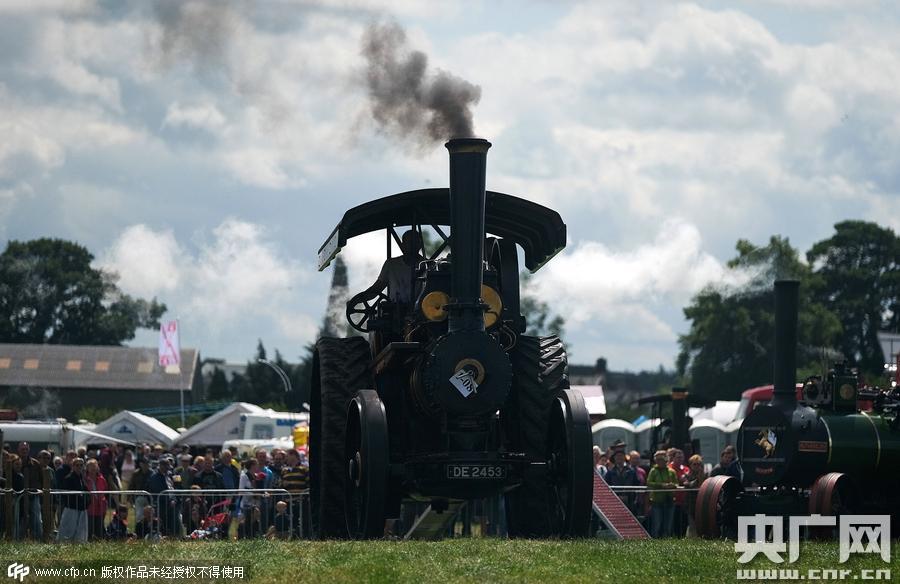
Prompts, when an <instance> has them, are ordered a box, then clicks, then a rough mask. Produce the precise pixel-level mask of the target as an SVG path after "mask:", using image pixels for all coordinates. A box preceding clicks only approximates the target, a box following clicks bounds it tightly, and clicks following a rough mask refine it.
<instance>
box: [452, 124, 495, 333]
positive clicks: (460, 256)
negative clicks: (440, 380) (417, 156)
mask: <svg viewBox="0 0 900 584" xmlns="http://www.w3.org/2000/svg"><path fill="white" fill-rule="evenodd" d="M446 146H447V150H449V151H450V251H451V252H452V253H453V261H452V262H451V263H450V306H449V311H450V322H449V327H450V331H451V332H452V331H456V330H466V331H483V330H484V308H483V306H482V304H481V282H482V277H483V275H484V274H483V271H482V270H483V269H484V268H482V262H483V258H484V200H485V194H484V185H485V174H486V172H487V151H488V148H490V147H491V143H490V142H488V141H487V140H482V139H481V138H456V139H453V140H450V141H449V142H447V144H446Z"/></svg>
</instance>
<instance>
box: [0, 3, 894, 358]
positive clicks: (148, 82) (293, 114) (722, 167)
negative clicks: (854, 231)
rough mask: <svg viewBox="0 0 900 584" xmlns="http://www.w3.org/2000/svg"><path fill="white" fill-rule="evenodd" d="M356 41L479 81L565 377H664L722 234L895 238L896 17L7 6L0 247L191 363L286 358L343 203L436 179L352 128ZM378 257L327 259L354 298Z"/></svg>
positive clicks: (365, 240)
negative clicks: (875, 230) (84, 275)
mask: <svg viewBox="0 0 900 584" xmlns="http://www.w3.org/2000/svg"><path fill="white" fill-rule="evenodd" d="M373 23H374V24H378V25H385V23H387V24H391V25H396V26H398V27H401V28H402V29H403V30H405V34H406V42H407V46H408V47H409V49H410V50H413V49H414V50H419V51H422V52H424V53H425V54H426V55H427V56H428V62H427V70H426V72H425V74H426V81H427V80H429V79H434V78H436V77H437V76H439V75H441V74H442V72H443V74H451V75H452V76H453V77H454V78H457V79H460V80H465V81H466V82H468V83H469V84H472V85H474V86H477V87H478V88H480V94H479V98H478V101H477V103H474V104H472V107H471V112H472V116H473V122H474V130H475V133H476V134H477V135H478V136H481V137H485V138H487V139H489V140H490V141H491V142H492V144H493V147H492V148H491V150H490V153H489V155H488V170H487V186H488V188H489V189H491V190H496V191H501V192H506V193H509V194H513V195H516V196H520V197H523V198H526V199H530V200H533V201H536V202H539V203H542V204H545V205H548V206H550V207H552V208H554V209H556V210H557V211H559V213H560V214H561V215H562V217H563V220H564V221H565V222H566V224H567V228H568V238H569V242H568V246H567V248H566V250H565V251H563V252H562V253H561V254H560V255H559V256H557V257H556V258H555V259H554V260H552V261H551V262H550V263H549V264H547V265H546V266H545V267H544V268H543V269H541V270H540V271H538V272H537V273H536V274H535V276H534V279H533V285H534V291H535V293H536V294H538V295H539V296H540V297H541V298H542V299H544V300H546V301H547V302H548V303H549V304H550V305H551V306H553V307H556V308H557V309H558V311H559V312H560V313H561V314H562V315H563V316H564V317H565V318H566V319H567V327H566V330H567V338H566V340H567V342H569V343H570V344H571V346H572V355H571V357H570V360H571V361H574V362H579V363H592V362H594V360H596V359H597V358H598V357H601V356H602V357H606V358H607V360H608V363H609V367H610V368H611V369H614V370H623V369H629V370H640V369H655V368H657V367H659V366H660V365H662V366H665V367H672V366H673V364H674V361H675V357H676V354H677V351H678V335H679V334H683V333H685V332H686V331H687V329H688V326H689V323H688V322H687V321H685V319H684V316H683V312H682V309H683V308H684V306H686V305H687V304H688V303H689V302H690V299H691V298H692V297H693V295H695V294H696V293H697V292H698V291H699V290H701V289H702V288H703V287H704V286H707V285H721V284H723V283H729V282H731V281H732V280H733V279H734V278H735V275H734V274H730V273H729V271H728V269H727V268H726V265H725V264H726V262H727V261H728V260H729V259H730V258H731V257H733V256H734V255H735V252H734V245H735V243H736V241H737V240H738V239H741V238H742V239H748V240H750V241H752V242H754V243H757V244H765V243H766V242H767V241H768V239H769V237H771V236H772V235H776V234H777V235H782V236H785V237H788V238H789V239H790V241H791V243H792V244H793V245H794V246H796V247H798V248H799V249H800V250H801V251H805V250H807V249H808V248H809V247H810V245H811V244H812V243H814V242H816V241H819V240H821V239H825V238H827V237H829V236H830V235H831V234H832V233H833V225H834V224H835V223H837V222H839V221H842V220H845V219H861V220H866V221H874V222H877V223H879V224H880V225H883V226H885V227H890V228H892V229H894V230H895V231H897V230H900V164H898V159H897V157H898V153H900V82H898V79H900V36H898V35H897V34H896V31H897V30H898V29H900V28H898V25H900V5H898V4H897V3H895V2H877V1H866V0H856V1H851V0H821V1H817V0H794V1H788V0H784V1H777V0H753V1H747V2H740V1H737V2H729V3H724V2H703V1H700V2H693V3H679V2H669V1H666V2H653V1H642V2H584V3H578V2H549V1H544V0H540V1H539V0H535V1H532V2H528V1H518V0H517V1H512V0H493V1H487V0H484V1H471V2H464V1H457V2H442V1H439V0H436V1H429V2H419V1H414V0H395V1H389V0H334V1H326V0H293V1H291V0H281V1H278V0H276V1H270V2H265V3H253V2H237V1H234V2H229V1H226V0H217V1H212V0H210V1H200V0H193V1H187V2H180V3H175V2H138V1H133V2H113V1H97V0H3V1H2V2H0V136H2V140H0V241H5V240H8V239H16V240H28V239H33V238H38V237H57V238H63V239H69V240H74V241H77V242H79V243H81V244H83V245H85V246H86V247H87V248H88V249H90V250H91V251H92V253H93V254H94V255H95V256H96V261H95V265H96V266H97V267H101V268H104V269H107V270H112V271H115V272H116V273H118V275H119V285H120V287H121V288H122V289H123V290H125V291H126V292H128V293H130V294H134V295H137V296H141V297H145V298H151V297H157V298H158V299H160V300H162V301H163V302H165V303H166V305H167V306H168V308H169V312H168V313H167V315H166V316H167V317H172V318H178V319H179V320H180V322H181V329H182V345H183V346H191V347H198V348H200V350H201V352H202V354H203V355H204V356H205V357H221V358H225V359H227V360H229V361H235V362H245V361H247V360H248V359H249V358H250V357H251V356H252V355H253V352H254V350H255V347H256V343H257V339H262V340H263V342H264V343H265V345H266V347H267V348H268V349H269V350H272V349H274V348H278V349H279V350H280V351H281V353H282V354H283V355H284V356H285V358H287V359H288V360H294V359H296V358H297V357H298V356H299V355H300V354H301V353H302V352H303V350H304V347H305V346H306V345H307V344H308V343H310V342H311V341H312V340H313V339H314V337H315V334H316V331H317V329H318V326H319V324H320V323H321V320H322V315H323V313H324V310H325V302H326V297H327V290H328V285H329V283H330V274H329V273H328V272H324V273H319V272H317V271H316V252H317V250H318V248H319V246H320V245H321V244H322V243H323V242H324V241H325V239H326V237H327V236H328V234H329V233H330V232H331V230H332V229H333V227H334V226H335V225H336V224H337V222H338V221H339V219H340V217H341V215H342V214H343V212H344V211H345V210H346V209H348V208H350V207H353V206H355V205H358V204H360V203H363V202H366V201H368V200H371V199H374V198H378V197H382V196H386V195H390V194H393V193H397V192H402V191H406V190H411V189H416V188H425V187H433V186H446V185H447V181H448V178H447V165H448V164H447V154H446V150H445V149H444V148H443V146H442V144H441V143H440V142H439V141H432V142H430V143H423V142H422V140H418V139H416V138H414V137H410V136H399V135H398V133H397V132H396V131H395V130H396V128H394V129H392V128H390V127H385V126H384V125H382V124H379V121H378V120H377V119H376V117H375V116H373V113H372V112H373V110H372V104H371V101H370V98H369V95H368V89H367V87H368V86H367V76H366V75H367V61H366V58H365V56H364V55H363V53H362V50H361V47H362V42H363V39H364V36H365V34H366V31H367V30H368V29H369V27H370V26H372V25H373ZM383 249H384V248H383V238H382V236H374V237H361V238H359V239H358V240H355V241H353V242H352V243H351V245H350V246H349V247H348V248H346V249H345V251H344V255H345V258H346V260H347V263H348V266H349V273H350V283H351V290H355V289H358V290H362V289H363V288H365V287H367V286H368V285H369V283H370V282H371V281H372V280H374V277H375V275H376V274H377V272H378V268H379V266H380V262H381V261H382V260H383V259H384V257H383V254H384V251H383ZM134 344H138V345H148V346H154V345H155V344H156V333H155V332H153V331H143V332H141V333H139V335H138V337H137V338H136V339H135V341H134Z"/></svg>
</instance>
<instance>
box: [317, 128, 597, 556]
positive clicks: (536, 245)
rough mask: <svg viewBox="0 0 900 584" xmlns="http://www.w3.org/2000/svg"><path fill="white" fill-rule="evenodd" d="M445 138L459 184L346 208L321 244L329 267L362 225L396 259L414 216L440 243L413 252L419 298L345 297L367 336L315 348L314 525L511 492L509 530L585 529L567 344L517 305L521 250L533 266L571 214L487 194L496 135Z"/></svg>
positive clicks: (581, 437) (583, 445)
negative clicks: (534, 325) (410, 503)
mask: <svg viewBox="0 0 900 584" xmlns="http://www.w3.org/2000/svg"><path fill="white" fill-rule="evenodd" d="M447 148H448V150H449V151H450V188H449V189H425V190H419V191H411V192H406V193H401V194H398V195H393V196H389V197H385V198H382V199H378V200H375V201H372V202H369V203H366V204H363V205H360V206H358V207H355V208H353V209H350V210H349V211H347V212H346V213H345V214H344V217H343V219H342V220H341V222H340V224H338V226H337V227H336V228H335V229H334V231H333V232H332V234H331V235H330V237H329V238H328V240H327V241H326V242H325V244H324V245H323V246H322V248H321V249H320V250H319V269H320V270H322V269H324V268H325V267H326V266H328V264H329V263H330V262H331V260H332V259H333V258H334V257H335V256H336V255H337V253H338V252H339V251H340V249H341V248H342V247H343V246H344V245H345V244H346V242H347V240H348V239H350V238H352V237H355V236H357V235H361V234H363V233H369V232H372V231H376V230H379V229H385V230H386V234H387V250H388V254H387V255H388V256H390V250H391V240H392V238H393V239H395V240H397V242H398V243H400V238H399V237H398V235H397V232H396V231H395V227H398V226H409V227H410V229H411V230H414V231H415V232H416V233H418V234H419V238H410V239H411V240H413V241H416V240H417V241H421V240H422V238H421V233H422V229H423V227H426V228H431V229H432V230H433V231H434V232H435V233H437V234H438V236H439V237H440V238H441V241H440V242H439V243H440V245H439V246H438V248H437V249H436V250H434V251H433V253H431V254H428V253H426V250H425V249H424V246H420V247H419V249H418V250H415V254H414V255H415V256H417V257H416V259H415V261H413V262H410V265H409V267H408V268H406V269H409V270H410V272H411V273H410V277H409V278H408V279H407V281H408V282H409V287H410V290H409V291H408V292H409V294H408V295H407V297H408V298H409V299H410V300H409V302H404V301H402V300H400V299H399V298H401V297H402V296H403V295H396V294H394V293H393V292H392V291H391V290H389V291H388V292H389V295H385V294H383V293H378V294H377V296H374V297H366V293H362V294H360V295H357V296H355V297H354V298H353V299H351V300H350V302H349V303H348V305H347V317H348V320H349V322H350V324H351V325H352V326H353V327H354V328H356V329H357V330H359V331H361V332H364V333H366V334H367V335H368V340H366V339H364V338H362V337H351V338H346V339H337V338H323V339H321V340H320V341H319V342H318V343H317V344H316V349H315V353H314V360H313V384H312V397H311V412H310V465H311V467H310V475H311V477H310V478H311V488H310V497H311V507H312V528H313V533H314V535H315V536H317V537H320V538H343V537H348V536H349V537H353V538H372V537H381V536H382V535H383V533H384V526H385V519H386V518H393V517H399V516H400V507H401V503H402V502H403V501H405V500H418V501H427V502H429V503H430V504H431V506H432V508H433V509H441V508H442V507H443V508H446V506H447V504H448V502H450V501H458V500H468V499H476V498H485V497H489V496H494V495H497V494H500V493H503V494H504V495H505V503H506V511H507V520H508V521H507V523H508V528H509V533H510V535H511V536H514V537H546V536H569V537H572V536H585V535H587V532H588V528H589V521H590V514H591V491H592V481H593V477H592V460H591V431H590V422H589V418H588V414H587V411H586V409H585V406H584V401H583V399H582V397H581V395H580V394H579V393H577V392H575V391H572V390H569V389H568V377H567V362H566V353H565V349H564V347H563V344H562V342H561V341H560V340H559V339H558V338H557V337H555V336H549V337H531V336H526V335H524V334H523V333H524V331H525V319H524V318H523V316H522V315H521V314H520V306H519V259H518V251H517V246H519V247H521V248H522V249H523V250H524V263H525V266H526V267H527V268H529V269H530V270H532V271H536V270H537V269H539V268H540V267H541V266H542V265H543V264H544V263H546V262H547V261H548V260H550V259H551V258H552V257H553V256H554V255H555V254H556V253H558V252H559V251H560V250H561V249H562V248H563V247H564V246H565V240H566V229H565V224H564V223H563V222H562V219H561V218H560V216H559V214H558V213H556V212H555V211H552V210H550V209H547V208H545V207H543V206H540V205H537V204H535V203H532V202H529V201H526V200H523V199H519V198H517V197H512V196H510V195H504V194H501V193H495V192H491V191H487V192H486V191H485V169H486V161H487V150H488V148H490V143H488V142H487V141H486V140H481V139H475V138H463V139H453V140H450V141H449V142H448V143H447ZM447 225H449V227H450V234H449V236H447V235H446V234H445V232H444V230H443V229H442V227H441V226H447ZM486 233H487V234H489V235H487V236H486ZM448 248H449V251H450V254H449V255H446V254H443V253H442V252H443V251H445V250H446V249H448ZM392 261H393V260H392ZM401 280H402V279H401ZM371 291H372V290H371V289H370V291H367V292H371Z"/></svg>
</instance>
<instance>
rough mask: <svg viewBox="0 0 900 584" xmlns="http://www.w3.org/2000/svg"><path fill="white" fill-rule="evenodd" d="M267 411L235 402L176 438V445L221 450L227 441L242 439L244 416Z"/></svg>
mask: <svg viewBox="0 0 900 584" xmlns="http://www.w3.org/2000/svg"><path fill="white" fill-rule="evenodd" d="M265 411H266V410H264V409H262V408H261V407H259V406H257V405H253V404H248V403H246V402H234V403H233V404H231V405H230V406H228V407H226V408H224V409H222V410H219V411H218V412H216V413H215V414H213V415H211V416H210V417H208V418H206V419H205V420H203V421H201V422H197V423H196V424H194V425H193V426H191V427H190V428H188V429H187V430H185V431H184V432H182V433H181V434H180V435H178V437H176V438H175V444H178V445H180V444H186V445H188V446H213V447H215V448H221V447H222V443H223V442H225V441H226V440H233V439H235V438H240V435H239V432H240V427H241V415H242V414H260V413H264V412H265Z"/></svg>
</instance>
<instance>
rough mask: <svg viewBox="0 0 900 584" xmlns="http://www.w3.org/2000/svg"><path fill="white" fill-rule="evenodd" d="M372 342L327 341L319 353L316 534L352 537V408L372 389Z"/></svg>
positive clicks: (313, 423) (312, 433)
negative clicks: (348, 487) (348, 510)
mask: <svg viewBox="0 0 900 584" xmlns="http://www.w3.org/2000/svg"><path fill="white" fill-rule="evenodd" d="M371 360H372V359H371V352H370V350H369V344H368V343H367V342H366V340H365V339H363V338H361V337H352V338H349V339H333V338H322V339H319V341H318V342H317V343H316V350H315V352H314V353H313V366H312V369H313V371H312V387H311V388H310V394H311V395H310V413H309V475H310V485H309V487H310V488H309V498H310V508H311V521H310V524H311V528H312V535H313V537H315V538H318V539H343V538H346V537H347V536H348V532H347V523H346V521H345V517H344V515H345V512H344V508H345V506H346V502H345V498H344V489H345V483H346V477H347V465H346V464H345V461H344V448H345V441H346V432H345V430H346V425H347V406H348V404H349V403H350V400H351V399H352V398H353V396H354V395H355V393H356V391H357V390H359V389H360V388H364V387H371V386H372V381H371V377H370V374H369V363H370V362H371Z"/></svg>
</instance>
